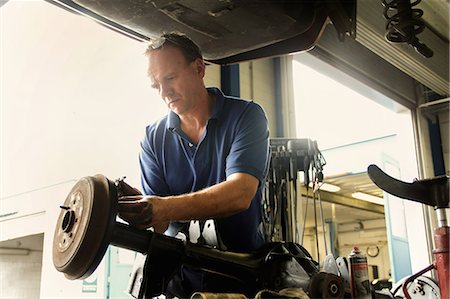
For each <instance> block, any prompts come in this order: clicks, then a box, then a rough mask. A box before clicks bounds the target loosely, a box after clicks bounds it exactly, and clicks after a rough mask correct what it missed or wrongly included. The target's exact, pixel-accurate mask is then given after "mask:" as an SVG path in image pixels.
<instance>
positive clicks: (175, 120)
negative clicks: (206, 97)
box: [167, 87, 225, 132]
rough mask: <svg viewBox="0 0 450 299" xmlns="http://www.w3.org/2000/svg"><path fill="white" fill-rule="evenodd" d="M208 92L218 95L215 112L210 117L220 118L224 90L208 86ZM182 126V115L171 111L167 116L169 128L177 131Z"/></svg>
mask: <svg viewBox="0 0 450 299" xmlns="http://www.w3.org/2000/svg"><path fill="white" fill-rule="evenodd" d="M207 90H208V93H212V94H214V95H215V96H216V106H215V108H214V113H213V115H212V116H211V117H210V119H218V118H219V116H220V114H221V112H222V109H223V104H224V100H225V98H224V95H223V93H222V91H221V90H220V89H218V88H216V87H208V88H207ZM179 128H180V117H179V116H178V115H177V114H176V113H175V112H173V111H169V114H168V117H167V129H169V130H170V131H172V132H173V131H175V130H176V129H179Z"/></svg>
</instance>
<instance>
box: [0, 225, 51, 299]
mask: <svg viewBox="0 0 450 299" xmlns="http://www.w3.org/2000/svg"><path fill="white" fill-rule="evenodd" d="M30 242H32V243H33V244H30ZM42 242H43V236H42V234H41V235H34V236H31V237H27V238H20V239H15V240H12V241H10V242H0V269H1V271H0V298H5V299H9V298H20V299H30V298H39V292H40V283H41V268H42ZM30 245H32V246H30Z"/></svg>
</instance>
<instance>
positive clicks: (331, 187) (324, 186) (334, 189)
mask: <svg viewBox="0 0 450 299" xmlns="http://www.w3.org/2000/svg"><path fill="white" fill-rule="evenodd" d="M309 187H310V188H312V187H313V184H312V183H309ZM319 190H322V191H328V192H338V191H340V190H341V187H339V186H336V185H332V184H328V183H319Z"/></svg>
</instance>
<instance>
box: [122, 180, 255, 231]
mask: <svg viewBox="0 0 450 299" xmlns="http://www.w3.org/2000/svg"><path fill="white" fill-rule="evenodd" d="M258 184H259V181H258V179H257V178H255V177H254V176H252V175H249V174H246V173H234V174H232V175H230V176H229V177H228V178H227V180H226V181H224V182H222V183H219V184H216V185H214V186H211V187H208V188H206V189H203V190H200V191H197V192H193V193H188V194H182V195H177V196H167V197H158V196H138V197H124V198H121V201H120V203H119V216H120V217H121V218H122V219H124V220H125V221H127V222H129V223H130V224H132V225H133V226H135V227H137V228H141V229H145V228H148V227H154V228H155V230H156V231H159V232H163V231H164V229H165V228H167V225H168V224H169V223H170V222H171V221H188V220H201V219H208V218H221V217H226V216H230V215H233V214H236V213H238V212H241V211H244V210H246V209H247V208H248V207H249V206H250V203H251V201H252V199H253V197H254V195H255V193H256V190H257V188H258Z"/></svg>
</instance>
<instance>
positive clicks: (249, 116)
mask: <svg viewBox="0 0 450 299" xmlns="http://www.w3.org/2000/svg"><path fill="white" fill-rule="evenodd" d="M208 92H209V93H213V94H215V95H216V106H215V111H214V113H213V115H212V116H211V118H210V119H209V120H208V124H207V127H206V130H205V132H204V134H203V136H202V137H201V139H200V142H199V143H198V144H197V145H195V144H193V143H192V142H191V140H189V138H188V137H187V136H186V135H185V134H184V133H183V131H182V130H181V129H180V119H179V117H178V115H177V114H175V113H174V112H172V111H170V112H169V114H168V115H166V116H165V117H164V118H162V119H161V120H160V121H158V122H157V123H155V124H152V125H150V126H148V127H147V128H146V134H145V138H144V140H143V141H142V143H141V153H140V166H141V171H142V187H143V190H144V192H145V194H147V195H158V196H169V195H179V194H184V193H189V192H195V191H198V190H201V189H204V188H206V187H209V186H212V185H215V184H217V183H220V182H223V181H225V180H226V178H227V177H228V176H229V175H231V174H233V173H247V174H250V175H253V176H254V177H256V178H257V179H258V180H259V182H260V184H259V187H258V190H257V192H256V194H255V197H254V198H253V200H252V202H251V205H250V207H249V208H248V209H247V210H245V211H243V212H240V213H238V214H235V215H232V216H230V217H225V218H220V219H216V229H217V231H218V233H219V235H220V238H221V239H222V241H223V243H224V244H225V245H226V247H227V249H228V250H231V251H243V252H245V251H251V250H254V249H257V248H258V247H260V246H261V245H262V244H263V243H264V238H263V234H262V231H261V221H262V214H261V213H262V208H261V196H262V188H263V186H264V180H265V176H266V174H267V169H268V161H269V130H268V125H267V118H266V115H265V113H264V110H263V109H262V108H261V106H259V105H258V104H256V103H254V102H252V101H246V100H243V99H240V98H235V97H230V96H225V95H223V93H222V92H221V91H220V90H219V89H217V88H208ZM178 227H179V224H177V223H172V224H171V226H170V228H169V229H168V231H167V232H166V234H168V235H174V234H176V232H177V230H178V229H177V228H178Z"/></svg>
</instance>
